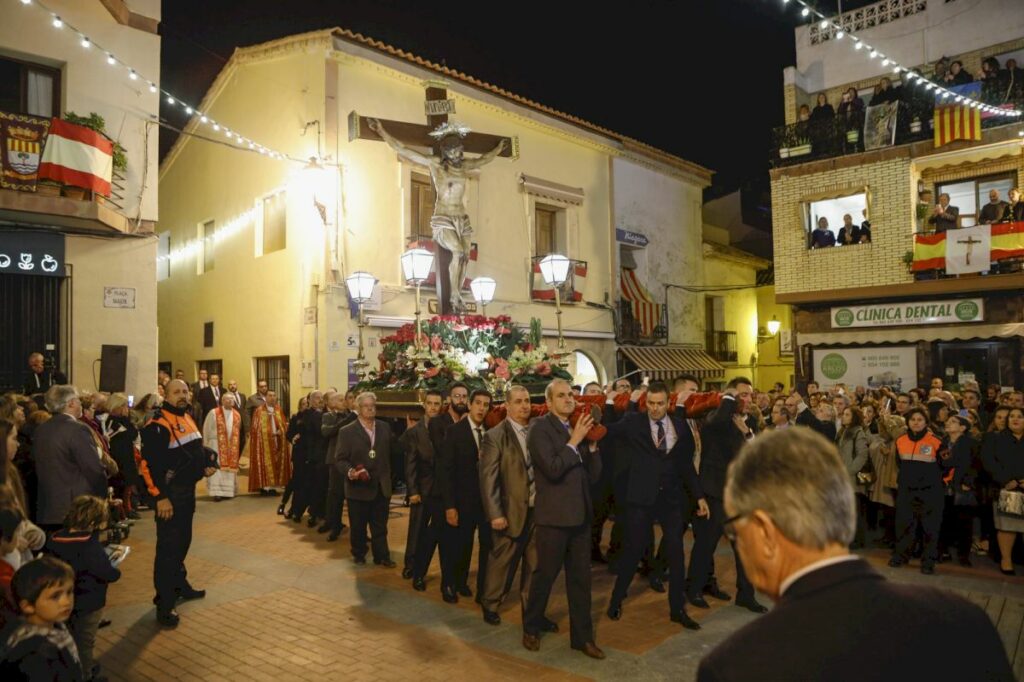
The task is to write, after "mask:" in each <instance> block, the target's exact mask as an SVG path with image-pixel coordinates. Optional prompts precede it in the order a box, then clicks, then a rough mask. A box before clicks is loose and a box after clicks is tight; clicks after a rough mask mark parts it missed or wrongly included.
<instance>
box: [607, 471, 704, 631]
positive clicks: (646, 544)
mask: <svg viewBox="0 0 1024 682" xmlns="http://www.w3.org/2000/svg"><path fill="white" fill-rule="evenodd" d="M687 508H689V505H687ZM655 520H657V521H658V522H659V523H660V524H661V532H662V538H661V546H660V552H661V556H662V558H663V560H665V561H667V563H668V570H669V575H670V580H669V583H668V604H669V610H670V611H671V612H672V613H682V612H683V611H685V610H686V600H685V598H684V586H685V583H686V563H685V558H684V556H683V532H684V531H685V529H686V524H685V522H684V520H683V509H682V500H680V499H678V498H677V499H675V500H673V499H672V496H671V495H669V494H668V493H666V492H665V491H660V492H659V493H658V498H657V499H656V500H655V502H654V504H653V505H652V506H649V507H646V506H640V505H629V506H628V507H627V509H626V523H627V527H626V548H625V550H624V551H623V553H622V561H620V562H619V566H618V568H619V570H618V576H617V577H616V579H615V588H614V589H613V590H612V603H613V604H619V603H621V602H622V600H623V599H625V598H626V592H627V591H628V590H629V584H630V583H631V582H633V576H634V575H636V572H637V564H638V563H639V561H640V557H641V556H642V555H643V554H644V552H651V551H652V548H653V546H654V522H655Z"/></svg>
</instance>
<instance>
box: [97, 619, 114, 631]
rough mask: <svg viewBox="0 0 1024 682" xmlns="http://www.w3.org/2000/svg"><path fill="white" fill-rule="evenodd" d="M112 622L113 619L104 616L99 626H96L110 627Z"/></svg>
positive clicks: (98, 627)
mask: <svg viewBox="0 0 1024 682" xmlns="http://www.w3.org/2000/svg"><path fill="white" fill-rule="evenodd" d="M112 623H113V621H111V620H107V619H106V618H104V619H103V620H101V621H100V624H99V625H97V626H96V628H97V629H100V628H108V627H110V625H111V624H112Z"/></svg>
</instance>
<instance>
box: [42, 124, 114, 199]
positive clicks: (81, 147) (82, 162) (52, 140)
mask: <svg viewBox="0 0 1024 682" xmlns="http://www.w3.org/2000/svg"><path fill="white" fill-rule="evenodd" d="M113 154H114V143H113V142H111V141H110V140H109V139H108V138H107V137H106V136H105V135H103V134H102V133H98V132H96V131H95V130H91V129H89V128H86V127H85V126H80V125H75V124H74V123H68V122H67V121H62V120H61V119H59V118H55V119H53V122H52V123H51V124H50V137H49V139H48V140H47V141H46V149H45V150H44V151H43V160H42V163H40V164H39V177H40V178H44V179H48V180H55V181H57V182H59V183H62V184H64V185H71V186H72V187H81V188H82V189H88V190H92V191H93V192H96V193H97V194H102V195H103V196H108V197H109V196H110V179H111V174H112V173H113V167H114V159H113Z"/></svg>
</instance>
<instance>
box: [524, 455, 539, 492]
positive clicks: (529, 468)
mask: <svg viewBox="0 0 1024 682" xmlns="http://www.w3.org/2000/svg"><path fill="white" fill-rule="evenodd" d="M523 454H524V455H526V481H527V483H529V486H530V502H531V503H532V502H533V500H534V498H535V497H536V495H537V484H536V483H534V482H533V459H532V458H531V457H530V452H529V450H527V451H526V452H524V453H523Z"/></svg>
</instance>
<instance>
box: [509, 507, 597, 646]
mask: <svg viewBox="0 0 1024 682" xmlns="http://www.w3.org/2000/svg"><path fill="white" fill-rule="evenodd" d="M535 532H536V535H537V540H536V541H537V568H536V569H534V571H533V577H532V579H531V583H530V596H529V598H528V599H527V600H526V617H525V618H524V619H523V632H525V633H526V634H529V635H534V636H539V635H540V631H541V626H542V625H543V623H544V613H545V611H547V608H548V599H549V598H550V597H551V587H552V586H553V585H554V584H555V580H556V579H557V578H558V574H559V573H560V572H561V571H562V568H563V567H564V568H565V592H566V596H567V597H568V598H569V643H570V645H571V646H573V647H575V648H577V649H578V648H580V647H582V646H583V645H584V644H586V643H587V642H593V641H594V622H593V619H592V618H591V615H590V523H589V522H587V523H584V524H582V525H580V526H568V527H564V526H537V530H536V531H535Z"/></svg>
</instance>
